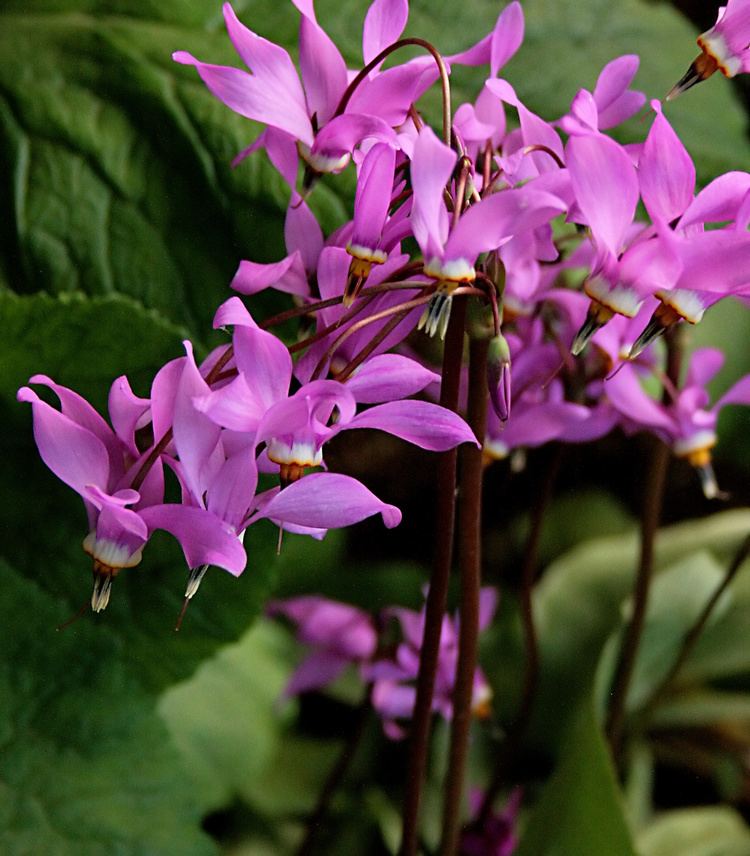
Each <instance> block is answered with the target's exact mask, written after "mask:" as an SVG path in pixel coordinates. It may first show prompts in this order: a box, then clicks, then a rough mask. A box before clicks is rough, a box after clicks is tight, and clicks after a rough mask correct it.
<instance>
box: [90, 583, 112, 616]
mask: <svg viewBox="0 0 750 856" xmlns="http://www.w3.org/2000/svg"><path fill="white" fill-rule="evenodd" d="M111 591H112V575H111V574H94V590H93V591H92V592H91V609H93V611H94V612H101V611H102V610H104V609H106V608H107V604H108V603H109V596H110V593H111Z"/></svg>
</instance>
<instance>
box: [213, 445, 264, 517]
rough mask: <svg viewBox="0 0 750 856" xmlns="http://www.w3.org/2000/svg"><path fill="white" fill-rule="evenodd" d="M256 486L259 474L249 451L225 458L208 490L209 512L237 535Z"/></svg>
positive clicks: (252, 455) (242, 451) (250, 450)
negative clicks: (227, 524)
mask: <svg viewBox="0 0 750 856" xmlns="http://www.w3.org/2000/svg"><path fill="white" fill-rule="evenodd" d="M257 486H258V470H257V467H256V466H255V455H254V452H253V449H252V448H246V449H243V450H241V451H239V452H237V453H236V454H234V455H232V456H231V457H229V458H227V459H226V461H225V462H224V464H223V465H222V467H221V469H220V470H219V471H218V472H217V473H216V476H215V477H214V478H213V479H212V481H211V484H210V485H209V486H208V503H207V507H208V510H209V511H210V512H211V513H212V514H215V515H216V516H217V517H219V518H220V519H221V520H225V521H226V522H227V523H229V525H230V526H231V527H232V529H233V530H234V531H239V529H240V526H241V524H242V521H243V520H244V519H245V518H246V517H247V516H248V512H249V510H250V506H251V505H252V502H253V497H254V496H255V489H256V488H257Z"/></svg>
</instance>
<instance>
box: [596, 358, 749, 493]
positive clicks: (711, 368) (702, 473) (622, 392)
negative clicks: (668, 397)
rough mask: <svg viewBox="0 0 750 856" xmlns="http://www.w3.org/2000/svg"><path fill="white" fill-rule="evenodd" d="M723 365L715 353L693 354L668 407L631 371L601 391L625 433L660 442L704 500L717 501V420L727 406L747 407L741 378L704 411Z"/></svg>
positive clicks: (745, 387)
mask: <svg viewBox="0 0 750 856" xmlns="http://www.w3.org/2000/svg"><path fill="white" fill-rule="evenodd" d="M723 362H724V355H723V354H722V353H721V351H718V350H716V349H715V348H700V349H698V350H696V351H694V352H693V354H692V355H691V358H690V364H689V366H688V370H687V375H686V378H685V384H684V386H683V387H682V388H681V389H680V390H679V391H675V393H674V395H673V398H672V401H671V402H669V403H668V404H662V403H661V402H657V401H655V400H654V399H653V398H651V397H650V396H649V395H648V394H647V392H646V391H645V390H644V388H643V386H642V385H641V382H640V380H639V378H638V375H637V374H636V372H635V371H634V369H633V368H632V367H630V366H625V367H624V368H623V369H622V371H620V372H618V374H617V375H616V376H615V377H613V378H612V379H611V380H610V381H608V383H607V385H606V395H607V398H608V399H609V400H610V401H611V403H612V405H613V406H614V407H615V408H616V409H617V410H618V411H619V413H620V419H621V423H622V424H623V426H624V427H626V428H628V430H630V431H637V430H643V429H646V430H649V431H651V432H653V433H654V434H656V435H657V436H659V437H661V439H662V440H664V442H665V443H667V444H668V445H669V446H670V447H671V448H672V451H673V453H674V455H675V456H676V457H678V458H683V459H685V460H686V461H687V462H688V463H689V464H691V466H693V467H694V468H695V469H696V471H697V472H698V475H699V477H700V480H701V486H702V488H703V492H704V494H705V495H706V497H707V498H708V499H715V498H717V497H720V496H721V491H720V490H719V486H718V484H717V482H716V478H715V476H714V472H713V467H712V464H711V459H712V449H713V447H714V446H715V445H716V443H717V441H718V437H717V434H716V424H717V421H718V418H719V414H720V412H721V410H722V409H723V408H724V407H726V406H728V405H730V404H744V405H748V404H750V376H745V377H743V378H742V379H740V380H739V381H738V382H737V383H735V384H734V385H733V386H732V387H731V388H730V389H729V390H727V392H726V393H724V395H722V396H721V397H720V398H719V399H718V400H717V401H716V402H715V403H714V404H713V406H709V401H710V399H709V395H708V392H707V389H706V387H707V385H708V384H709V382H710V381H711V380H712V378H713V377H714V376H715V375H716V374H717V372H718V371H719V370H720V369H721V366H722V364H723Z"/></svg>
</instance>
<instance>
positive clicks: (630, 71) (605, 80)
mask: <svg viewBox="0 0 750 856" xmlns="http://www.w3.org/2000/svg"><path fill="white" fill-rule="evenodd" d="M638 65H639V58H638V57H637V56H636V55H635V54H627V55H625V56H621V57H618V58H617V59H613V60H612V62H610V63H607V65H605V66H604V68H603V69H602V71H601V74H600V75H599V78H598V80H597V81H596V86H595V87H594V101H596V106H597V109H598V111H599V128H600V130H605V129H607V128H614V127H615V126H616V125H619V124H620V123H621V122H624V121H625V120H626V119H629V118H630V117H631V116H634V115H635V114H636V113H637V112H638V111H639V110H640V109H641V107H642V106H643V105H644V104H645V103H646V96H645V95H644V94H643V93H642V92H636V91H634V90H629V89H628V86H629V85H630V83H631V82H632V80H633V77H635V73H636V71H638Z"/></svg>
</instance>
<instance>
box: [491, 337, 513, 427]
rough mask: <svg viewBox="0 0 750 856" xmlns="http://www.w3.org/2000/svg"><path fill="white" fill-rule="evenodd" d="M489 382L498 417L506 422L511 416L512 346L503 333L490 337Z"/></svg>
mask: <svg viewBox="0 0 750 856" xmlns="http://www.w3.org/2000/svg"><path fill="white" fill-rule="evenodd" d="M487 384H488V386H489V388H490V401H491V402H492V407H493V409H494V411H495V413H496V414H497V416H498V419H500V420H501V421H502V422H506V421H507V419H508V417H509V416H510V348H509V347H508V342H507V341H506V339H505V336H503V334H502V333H498V335H497V336H493V338H492V339H490V347H489V352H488V354H487Z"/></svg>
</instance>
